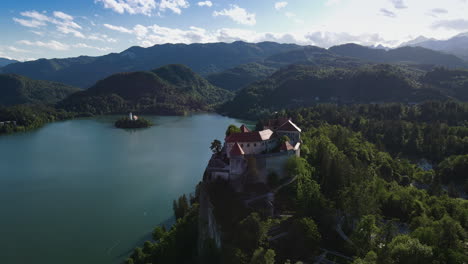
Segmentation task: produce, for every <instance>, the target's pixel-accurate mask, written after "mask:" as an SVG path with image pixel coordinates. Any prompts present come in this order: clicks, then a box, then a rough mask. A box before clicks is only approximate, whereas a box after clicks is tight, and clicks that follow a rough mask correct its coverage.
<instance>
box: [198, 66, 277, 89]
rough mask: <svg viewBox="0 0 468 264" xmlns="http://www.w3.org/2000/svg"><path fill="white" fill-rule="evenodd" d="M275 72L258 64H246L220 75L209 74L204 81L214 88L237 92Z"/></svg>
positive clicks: (273, 69)
mask: <svg viewBox="0 0 468 264" xmlns="http://www.w3.org/2000/svg"><path fill="white" fill-rule="evenodd" d="M276 70H277V69H276V68H273V67H268V66H265V65H262V64H259V63H248V64H242V65H239V66H237V67H234V68H232V69H228V70H226V71H223V72H220V73H214V74H210V75H208V76H207V77H206V79H207V80H208V81H210V82H211V83H212V84H213V85H215V86H218V87H221V88H224V89H226V90H229V91H237V90H239V89H241V88H242V87H244V86H246V85H248V84H250V83H253V82H255V81H259V80H262V79H265V78H266V77H268V76H270V75H272V74H273V73H274V72H275V71H276Z"/></svg>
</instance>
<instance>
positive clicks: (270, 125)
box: [265, 117, 290, 129]
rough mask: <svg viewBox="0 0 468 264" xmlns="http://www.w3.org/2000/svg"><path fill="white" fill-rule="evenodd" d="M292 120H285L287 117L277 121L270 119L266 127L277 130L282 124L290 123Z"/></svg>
mask: <svg viewBox="0 0 468 264" xmlns="http://www.w3.org/2000/svg"><path fill="white" fill-rule="evenodd" d="M289 120H290V119H289V118H285V117H280V118H276V119H270V120H268V121H267V122H266V124H265V126H266V127H268V128H270V129H277V128H278V127H280V126H281V125H282V124H284V123H286V122H288V121H289Z"/></svg>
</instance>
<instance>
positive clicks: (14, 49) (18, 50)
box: [6, 46, 31, 53]
mask: <svg viewBox="0 0 468 264" xmlns="http://www.w3.org/2000/svg"><path fill="white" fill-rule="evenodd" d="M6 48H7V49H8V50H9V51H13V52H20V53H28V52H31V51H29V50H25V49H20V48H17V47H14V46H8V47H6Z"/></svg>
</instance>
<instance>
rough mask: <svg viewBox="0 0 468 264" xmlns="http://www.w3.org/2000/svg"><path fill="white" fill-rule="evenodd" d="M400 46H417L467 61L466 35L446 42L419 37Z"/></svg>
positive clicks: (467, 38) (460, 35)
mask: <svg viewBox="0 0 468 264" xmlns="http://www.w3.org/2000/svg"><path fill="white" fill-rule="evenodd" d="M401 46H418V47H423V48H427V49H432V50H437V51H443V52H446V53H450V54H454V55H456V56H458V57H460V58H463V59H465V60H468V33H462V34H458V35H456V36H454V37H452V38H450V39H447V40H437V39H432V38H431V39H430V38H426V37H423V36H420V37H418V38H416V39H414V40H412V41H409V42H406V43H403V44H402V45H401Z"/></svg>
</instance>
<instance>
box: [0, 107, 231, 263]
mask: <svg viewBox="0 0 468 264" xmlns="http://www.w3.org/2000/svg"><path fill="white" fill-rule="evenodd" d="M117 118H118V117H117V116H103V117H97V118H93V119H83V120H69V121H64V122H57V123H51V124H48V125H46V126H45V127H43V128H41V129H38V130H35V131H32V132H27V133H21V134H15V135H7V136H0V210H1V211H0V262H1V263H7V264H23V263H25V264H26V263H45V264H54V263H57V264H59V263H60V264H63V263H67V264H73V263H79V264H83V263H86V264H93V263H96V264H98V263H99V264H105V263H120V262H121V261H123V260H124V259H125V258H126V257H127V256H128V255H129V254H130V253H131V251H132V250H133V248H134V247H135V246H142V243H143V242H144V241H145V240H148V239H149V238H150V233H151V231H152V229H153V227H155V226H157V225H158V224H171V223H172V221H174V220H173V213H172V201H173V200H174V199H176V198H177V197H179V196H180V195H182V194H184V193H187V194H188V193H192V192H193V191H194V189H195V186H196V184H197V183H198V182H199V181H200V180H201V179H202V174H203V171H204V169H205V166H206V164H207V162H208V160H209V158H210V156H211V151H210V149H209V146H210V143H211V141H213V139H215V138H217V139H220V140H222V139H223V138H224V132H225V130H226V128H227V126H228V125H229V124H236V125H240V121H239V120H235V119H231V118H228V117H223V116H219V115H216V114H196V115H191V116H185V117H160V116H149V117H146V118H148V119H149V120H151V121H152V122H154V123H155V124H156V125H155V126H153V127H151V128H148V129H143V130H121V129H116V128H114V127H113V123H114V121H115V120H116V119H117Z"/></svg>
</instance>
